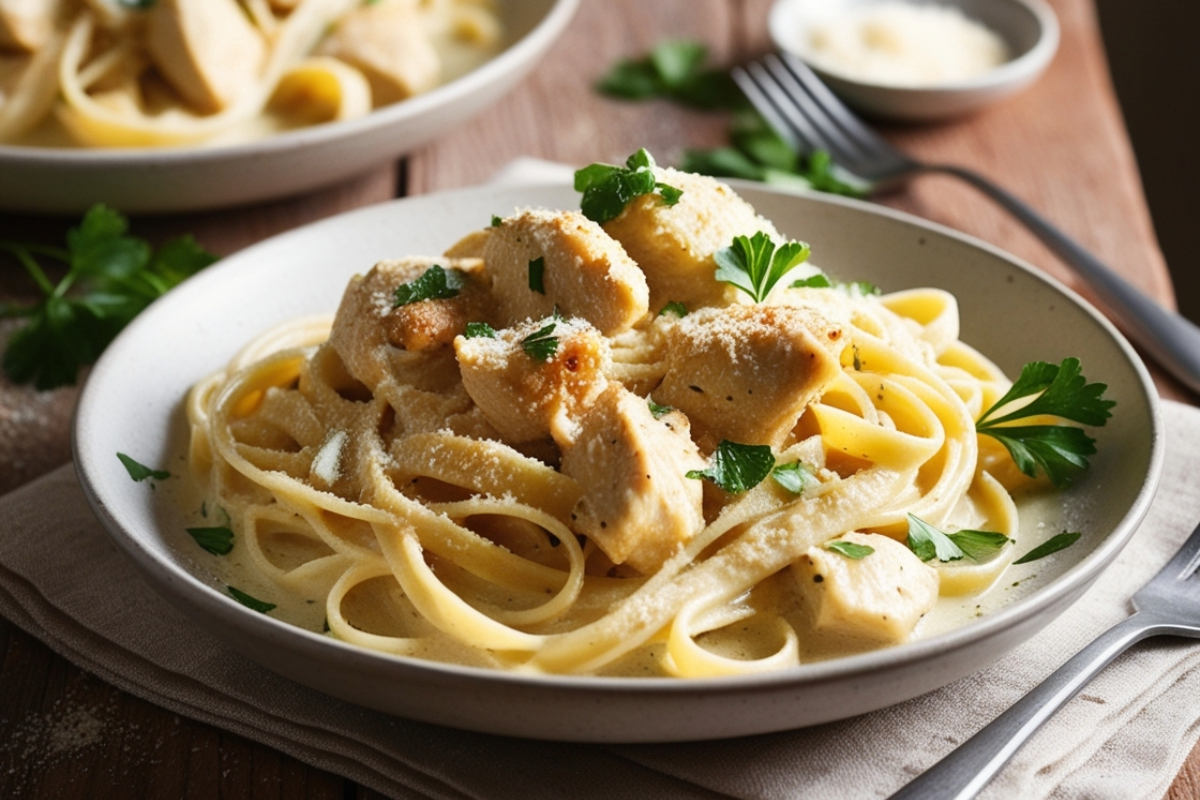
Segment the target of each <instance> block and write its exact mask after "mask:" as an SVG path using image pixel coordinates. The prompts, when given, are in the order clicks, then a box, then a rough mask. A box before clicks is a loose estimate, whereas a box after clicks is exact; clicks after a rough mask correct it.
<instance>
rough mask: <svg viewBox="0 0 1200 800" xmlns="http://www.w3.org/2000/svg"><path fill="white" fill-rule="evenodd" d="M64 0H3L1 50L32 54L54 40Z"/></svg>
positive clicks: (1, 10) (0, 17)
mask: <svg viewBox="0 0 1200 800" xmlns="http://www.w3.org/2000/svg"><path fill="white" fill-rule="evenodd" d="M64 4H65V2H64V0H0V50H22V51H24V52H27V53H32V52H33V51H35V50H37V49H38V48H39V47H41V46H42V45H44V44H46V43H47V42H48V41H50V37H51V35H52V34H53V33H54V28H55V25H56V24H57V22H58V16H59V10H60V9H61V8H62V7H63V5H64Z"/></svg>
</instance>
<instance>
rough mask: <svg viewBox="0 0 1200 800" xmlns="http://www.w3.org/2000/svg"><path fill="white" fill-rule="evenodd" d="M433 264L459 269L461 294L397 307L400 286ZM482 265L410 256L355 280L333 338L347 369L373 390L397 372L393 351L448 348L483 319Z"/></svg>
mask: <svg viewBox="0 0 1200 800" xmlns="http://www.w3.org/2000/svg"><path fill="white" fill-rule="evenodd" d="M433 266H440V267H441V268H442V269H443V270H446V271H451V270H453V271H454V273H455V275H456V277H458V278H459V279H460V280H461V282H462V287H461V288H460V289H459V290H458V294H457V295H456V296H454V297H449V298H442V299H430V300H420V301H418V302H415V303H410V304H408V305H401V306H396V305H395V303H396V290H397V288H399V287H401V286H404V285H408V284H412V283H413V282H414V281H417V280H419V279H420V278H421V276H423V275H424V274H425V273H426V272H427V271H428V270H429V269H430V268H431V267H433ZM482 267H483V264H482V262H480V261H479V260H478V259H448V258H428V257H423V256H411V257H409V258H404V259H399V260H394V261H381V262H379V263H378V264H376V265H375V266H374V267H373V268H372V269H371V271H370V272H368V273H367V274H366V275H365V276H356V277H354V278H352V279H351V281H350V283H349V285H348V286H347V287H346V292H345V294H344V295H343V296H342V302H341V305H340V306H339V307H338V311H337V319H336V321H335V323H334V326H333V332H332V333H331V335H330V343H331V344H332V345H333V347H334V349H335V350H337V352H338V354H339V355H340V356H341V358H342V361H343V362H345V365H346V369H347V370H348V371H349V372H350V374H351V375H352V376H353V377H354V378H355V379H356V380H358V381H360V382H362V383H363V384H364V385H365V386H366V387H367V388H369V389H372V390H373V389H374V387H376V386H377V385H378V384H379V382H380V381H382V380H383V379H384V378H386V377H387V376H388V374H389V373H390V372H391V371H392V370H393V369H394V362H395V359H393V358H392V355H393V354H394V351H396V350H403V351H408V352H414V353H415V352H422V351H428V350H433V349H435V348H438V347H441V346H443V345H448V344H450V343H451V342H453V341H454V337H455V336H458V335H459V334H460V333H462V332H463V330H464V329H465V328H466V326H467V323H468V322H479V321H483V319H484V316H483V315H484V308H485V307H486V299H487V281H486V279H485V278H484V276H483V271H482Z"/></svg>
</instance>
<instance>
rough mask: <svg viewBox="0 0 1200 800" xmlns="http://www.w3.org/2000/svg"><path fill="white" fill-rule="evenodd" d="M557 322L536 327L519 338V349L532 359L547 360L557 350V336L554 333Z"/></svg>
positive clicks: (552, 356)
mask: <svg viewBox="0 0 1200 800" xmlns="http://www.w3.org/2000/svg"><path fill="white" fill-rule="evenodd" d="M556 327H558V323H557V322H550V323H548V324H546V325H543V326H542V327H540V328H538V329H537V330H536V331H534V332H533V333H531V334H529V335H528V336H526V337H525V338H524V339H522V340H521V349H522V350H524V351H525V353H526V354H527V355H528V356H529V357H530V358H532V359H533V360H534V361H549V360H550V359H552V358H554V354H555V353H557V352H558V337H557V336H555V335H554V329H555V328H556Z"/></svg>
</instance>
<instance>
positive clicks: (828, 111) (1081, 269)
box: [733, 53, 1200, 393]
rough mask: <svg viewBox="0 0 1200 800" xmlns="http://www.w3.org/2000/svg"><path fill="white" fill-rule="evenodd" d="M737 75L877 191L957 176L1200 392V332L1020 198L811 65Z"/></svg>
mask: <svg viewBox="0 0 1200 800" xmlns="http://www.w3.org/2000/svg"><path fill="white" fill-rule="evenodd" d="M733 78H734V80H735V81H736V82H737V84H738V86H740V87H741V89H742V91H743V92H744V93H745V94H746V97H747V98H749V100H750V102H751V103H752V104H753V105H754V107H755V108H757V109H758V111H759V113H760V114H762V115H763V117H764V118H765V119H766V120H767V122H768V123H769V124H770V125H771V126H772V127H773V128H774V129H775V130H776V131H777V132H778V133H779V134H780V135H781V136H783V137H784V138H785V139H787V140H789V141H790V142H791V144H792V145H793V146H795V147H796V148H797V149H798V150H799V151H800V152H811V151H812V150H825V151H826V152H828V153H829V154H830V155H831V156H832V157H833V160H834V162H835V163H836V164H837V165H838V166H839V167H840V168H841V169H844V170H845V171H846V172H847V173H850V174H851V175H853V176H855V177H857V178H859V179H861V180H862V181H864V182H866V183H868V184H869V185H870V190H869V191H871V192H874V191H882V190H885V189H888V188H891V187H894V186H896V185H898V184H900V183H902V182H904V181H906V180H908V179H909V178H912V177H915V176H917V175H920V174H922V173H928V172H942V173H946V174H949V175H954V176H956V177H958V178H961V179H962V180H964V181H966V182H967V183H969V184H971V185H972V186H974V187H975V188H976V189H978V190H980V191H981V192H983V193H984V194H985V195H987V196H988V197H991V198H992V199H993V200H995V201H996V202H998V203H999V204H1000V205H1001V206H1003V207H1004V208H1005V209H1007V210H1008V211H1009V212H1010V213H1011V214H1012V215H1013V216H1014V217H1016V218H1017V219H1018V220H1020V221H1021V222H1022V223H1023V224H1024V225H1025V226H1026V227H1027V228H1029V229H1030V230H1031V231H1032V232H1033V233H1034V234H1035V235H1037V236H1038V238H1040V239H1041V240H1042V241H1043V242H1045V243H1046V245H1047V246H1049V247H1050V249H1051V250H1053V251H1054V252H1055V253H1057V254H1058V255H1059V256H1060V257H1061V258H1062V259H1063V261H1065V262H1066V263H1067V264H1070V265H1071V266H1072V267H1074V268H1075V270H1076V272H1077V273H1078V274H1079V275H1080V276H1081V277H1082V278H1083V279H1084V280H1085V281H1087V282H1088V284H1089V285H1090V286H1091V287H1092V289H1093V290H1094V291H1095V292H1096V295H1097V296H1098V297H1099V298H1100V300H1101V301H1102V302H1103V303H1104V305H1105V306H1107V308H1108V310H1109V312H1110V313H1111V314H1112V316H1113V317H1114V319H1116V320H1117V321H1118V322H1119V323H1120V324H1121V326H1122V327H1123V328H1124V330H1125V331H1126V333H1127V334H1128V335H1129V338H1130V339H1132V340H1133V341H1134V342H1135V343H1137V344H1138V345H1140V346H1141V347H1142V349H1143V350H1144V351H1145V352H1146V353H1147V354H1148V355H1149V356H1150V357H1151V358H1153V359H1154V360H1155V361H1157V362H1158V363H1159V364H1161V365H1162V366H1163V367H1164V368H1166V369H1167V370H1168V371H1169V372H1171V374H1173V375H1174V376H1175V377H1176V378H1178V379H1179V380H1180V381H1181V382H1183V383H1184V384H1185V385H1186V386H1187V387H1188V388H1189V389H1191V390H1192V391H1194V392H1198V393H1200V328H1197V327H1196V326H1195V325H1193V324H1192V323H1191V322H1189V321H1188V320H1187V319H1185V318H1184V317H1182V316H1180V315H1179V314H1176V313H1173V312H1171V311H1169V310H1167V309H1165V308H1163V307H1162V306H1160V305H1159V304H1158V303H1156V302H1154V300H1152V299H1150V298H1149V297H1147V296H1146V295H1145V294H1143V293H1142V292H1141V291H1139V290H1138V289H1137V288H1136V287H1135V286H1133V285H1132V284H1130V283H1129V282H1128V281H1126V280H1125V279H1124V278H1122V277H1121V276H1120V275H1118V274H1117V273H1116V272H1113V271H1112V270H1111V269H1110V268H1109V267H1107V266H1105V265H1104V264H1103V263H1102V262H1101V261H1100V260H1099V259H1097V258H1096V257H1095V256H1093V255H1092V254H1091V253H1089V252H1088V251H1087V250H1085V249H1083V247H1081V246H1080V245H1079V244H1077V243H1076V242H1075V241H1073V240H1072V239H1070V238H1069V237H1067V236H1066V235H1065V234H1064V233H1063V232H1062V231H1060V230H1058V229H1057V228H1055V227H1054V226H1053V225H1051V224H1050V223H1049V222H1047V221H1046V220H1045V219H1044V218H1042V217H1041V216H1040V215H1039V214H1038V213H1037V212H1036V211H1034V210H1033V209H1032V208H1030V207H1029V206H1028V205H1026V204H1025V203H1024V202H1022V201H1021V200H1018V199H1017V198H1016V197H1014V196H1013V195H1011V194H1009V193H1008V192H1006V191H1005V190H1004V189H1001V188H1000V187H999V186H996V185H995V184H993V183H992V182H991V181H989V180H987V179H986V178H984V177H983V176H981V175H979V174H977V173H974V172H971V171H970V170H966V169H963V168H962V167H958V166H954V165H950V164H927V163H922V162H919V161H916V160H914V159H913V158H911V157H909V156H907V155H905V154H904V153H901V152H900V151H899V150H897V149H895V148H894V147H892V146H891V145H890V144H889V143H888V142H886V141H885V140H884V139H883V138H882V137H881V136H879V135H878V134H877V133H875V132H874V131H873V130H871V129H870V128H868V127H867V126H866V125H865V124H864V123H863V121H862V120H860V119H859V118H858V117H857V116H856V115H855V114H854V112H852V111H851V110H850V109H848V108H847V107H846V106H845V105H843V104H842V102H841V101H840V100H838V99H837V98H836V97H835V96H834V95H833V92H831V91H830V90H829V88H828V87H826V86H825V84H824V83H822V82H821V80H820V78H818V77H817V76H816V75H815V74H814V73H813V71H812V70H811V69H809V68H808V66H807V65H805V64H804V62H802V61H800V59H798V58H796V57H795V56H792V55H790V54H787V53H784V54H782V55H774V54H772V55H769V56H766V57H765V58H763V59H762V60H761V61H757V62H751V63H749V64H747V65H746V66H745V67H736V68H734V70H733Z"/></svg>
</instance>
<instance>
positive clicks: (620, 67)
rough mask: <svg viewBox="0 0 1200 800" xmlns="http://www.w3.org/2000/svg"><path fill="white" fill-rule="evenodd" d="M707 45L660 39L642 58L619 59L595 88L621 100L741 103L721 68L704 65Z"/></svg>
mask: <svg viewBox="0 0 1200 800" xmlns="http://www.w3.org/2000/svg"><path fill="white" fill-rule="evenodd" d="M707 56H708V48H707V47H705V46H704V45H703V44H701V43H699V42H693V41H687V40H668V41H663V42H659V43H658V44H657V45H655V47H654V49H653V50H651V51H650V53H649V54H648V55H646V56H645V57H644V58H639V59H628V60H624V61H620V62H618V63H617V64H616V65H615V66H614V67H613V68H612V69H610V70H609V71H608V73H607V74H605V75H604V77H603V78H601V79H600V81H599V82H598V83H597V84H596V90H597V91H599V92H600V93H602V94H606V95H608V96H610V97H618V98H621V99H623V100H646V99H649V98H652V97H667V98H670V99H672V100H675V101H677V102H680V103H683V104H685V105H688V106H692V107H694V108H706V109H708V108H731V107H733V106H735V105H737V104H739V103H744V102H745V101H744V100H743V99H742V94H741V91H740V90H739V89H738V88H737V84H735V83H734V82H733V79H732V78H730V77H729V73H728V72H726V71H725V70H722V69H712V68H705V66H704V62H705V59H706V58H707Z"/></svg>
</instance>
